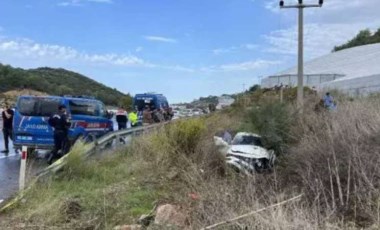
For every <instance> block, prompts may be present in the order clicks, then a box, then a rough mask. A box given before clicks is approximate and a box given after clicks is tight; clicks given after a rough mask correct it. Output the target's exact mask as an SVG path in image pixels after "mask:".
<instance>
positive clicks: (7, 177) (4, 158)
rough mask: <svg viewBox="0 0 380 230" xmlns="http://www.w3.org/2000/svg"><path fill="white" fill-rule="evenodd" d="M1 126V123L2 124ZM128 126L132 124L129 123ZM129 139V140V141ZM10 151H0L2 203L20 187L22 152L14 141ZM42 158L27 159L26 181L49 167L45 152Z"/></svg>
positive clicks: (0, 135) (0, 137) (0, 139)
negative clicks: (6, 152)
mask: <svg viewBox="0 0 380 230" xmlns="http://www.w3.org/2000/svg"><path fill="white" fill-rule="evenodd" d="M0 126H1V124H0ZM128 128H130V125H129V124H128ZM114 129H115V130H117V125H116V122H114ZM1 130H2V129H0V151H1V150H4V148H5V147H4V137H3V132H2V131H1ZM128 141H129V140H127V142H128ZM9 150H10V153H9V154H8V155H5V154H4V153H0V203H1V202H2V200H5V199H7V198H9V197H11V196H12V195H14V194H15V193H16V192H17V191H18V188H19V184H18V180H19V173H20V158H21V154H19V153H16V152H15V151H14V149H13V145H12V142H10V145H9ZM39 155H40V158H35V157H34V158H28V160H27V168H26V171H27V178H26V183H27V182H28V181H30V177H33V176H34V175H35V174H36V173H37V172H38V171H40V170H41V169H43V168H44V167H47V166H48V165H47V164H46V161H45V159H44V158H43V153H42V154H39ZM28 177H29V180H28Z"/></svg>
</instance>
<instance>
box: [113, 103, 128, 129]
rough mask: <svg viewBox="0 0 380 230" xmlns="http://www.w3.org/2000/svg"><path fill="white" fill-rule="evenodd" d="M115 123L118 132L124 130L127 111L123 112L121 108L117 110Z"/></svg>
mask: <svg viewBox="0 0 380 230" xmlns="http://www.w3.org/2000/svg"><path fill="white" fill-rule="evenodd" d="M116 122H117V125H118V129H119V130H122V129H126V128H127V122H128V114H127V111H125V110H124V109H122V108H119V110H118V111H117V112H116Z"/></svg>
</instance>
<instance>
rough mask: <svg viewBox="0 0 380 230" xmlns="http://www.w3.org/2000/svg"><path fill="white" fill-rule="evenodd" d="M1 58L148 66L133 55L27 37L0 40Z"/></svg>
mask: <svg viewBox="0 0 380 230" xmlns="http://www.w3.org/2000/svg"><path fill="white" fill-rule="evenodd" d="M0 51H1V52H0V58H1V59H2V60H7V59H16V60H28V59H30V60H34V61H38V62H40V63H41V65H45V63H47V62H49V63H50V62H52V61H55V62H58V63H59V62H60V63H64V62H82V63H87V64H91V63H92V64H110V65H118V66H149V64H148V63H146V62H144V61H143V60H142V59H140V58H138V57H136V56H133V55H124V54H123V55H118V54H88V53H85V52H80V51H78V50H76V49H73V48H71V47H67V46H59V45H51V44H40V43H37V42H34V41H32V40H28V39H19V40H5V39H2V40H0Z"/></svg>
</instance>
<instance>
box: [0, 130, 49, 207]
mask: <svg viewBox="0 0 380 230" xmlns="http://www.w3.org/2000/svg"><path fill="white" fill-rule="evenodd" d="M9 147H10V153H9V154H8V155H5V154H4V153H0V201H2V200H4V199H6V198H9V197H10V196H12V195H13V194H15V192H17V191H18V187H19V184H18V180H19V173H20V158H21V156H20V154H19V153H16V152H15V151H14V150H13V146H12V144H11V145H10V146H9ZM0 150H4V138H3V133H2V132H1V133H0ZM46 166H47V164H46V161H45V160H44V159H42V158H33V159H28V161H27V169H26V170H27V180H26V181H27V182H28V177H30V176H33V175H35V173H36V172H38V171H39V170H41V169H42V168H43V167H46ZM0 203H1V202H0Z"/></svg>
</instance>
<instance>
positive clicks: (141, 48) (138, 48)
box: [135, 46, 144, 53]
mask: <svg viewBox="0 0 380 230" xmlns="http://www.w3.org/2000/svg"><path fill="white" fill-rule="evenodd" d="M143 49H144V48H143V47H141V46H138V47H136V49H135V52H136V53H140V52H141V51H143Z"/></svg>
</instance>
